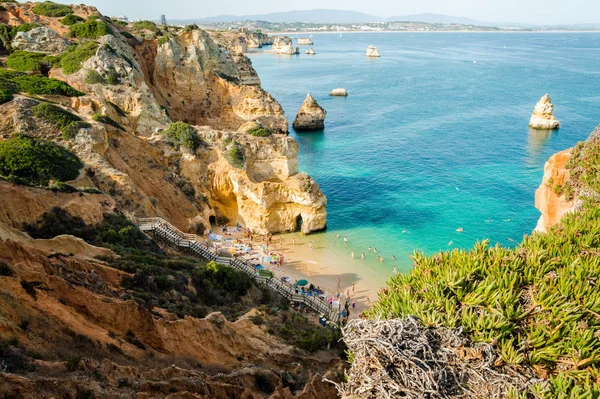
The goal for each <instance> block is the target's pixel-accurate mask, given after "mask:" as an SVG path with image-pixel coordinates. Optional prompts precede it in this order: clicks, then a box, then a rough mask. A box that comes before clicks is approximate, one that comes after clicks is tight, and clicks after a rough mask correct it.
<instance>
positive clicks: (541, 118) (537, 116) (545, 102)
mask: <svg viewBox="0 0 600 399" xmlns="http://www.w3.org/2000/svg"><path fill="white" fill-rule="evenodd" d="M529 127H531V128H533V129H538V130H554V129H558V128H560V122H559V121H558V120H557V119H556V118H555V117H554V105H552V102H551V101H550V97H549V96H548V94H545V95H544V96H543V97H542V98H541V99H540V101H538V103H537V104H536V106H535V108H534V110H533V114H532V115H531V119H530V120H529Z"/></svg>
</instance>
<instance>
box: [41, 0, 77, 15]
mask: <svg viewBox="0 0 600 399" xmlns="http://www.w3.org/2000/svg"><path fill="white" fill-rule="evenodd" d="M33 12H34V13H35V14H37V15H43V16H45V17H52V18H60V17H64V16H67V15H68V14H71V13H73V10H72V9H71V6H68V5H65V4H57V3H54V2H52V1H45V2H43V3H38V4H36V5H35V7H33Z"/></svg>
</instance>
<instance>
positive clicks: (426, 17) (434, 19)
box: [387, 13, 497, 26]
mask: <svg viewBox="0 0 600 399" xmlns="http://www.w3.org/2000/svg"><path fill="white" fill-rule="evenodd" d="M387 20H388V21H409V22H428V23H431V24H460V25H477V26H496V25H497V24H492V23H490V22H484V21H477V20H475V19H471V18H465V17H452V16H450V15H442V14H433V13H425V14H412V15H404V16H396V17H390V18H387Z"/></svg>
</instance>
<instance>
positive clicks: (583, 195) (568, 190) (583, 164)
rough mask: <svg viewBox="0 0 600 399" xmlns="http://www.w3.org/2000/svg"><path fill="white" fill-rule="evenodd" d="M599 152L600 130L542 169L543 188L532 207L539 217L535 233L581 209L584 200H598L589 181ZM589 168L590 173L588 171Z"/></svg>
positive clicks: (554, 157)
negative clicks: (537, 211)
mask: <svg viewBox="0 0 600 399" xmlns="http://www.w3.org/2000/svg"><path fill="white" fill-rule="evenodd" d="M599 148H600V126H599V127H597V128H596V129H595V130H594V131H593V132H592V134H591V135H590V136H589V137H588V138H587V140H585V141H584V142H580V143H579V144H577V145H576V146H575V147H574V148H571V149H568V150H565V151H561V152H559V153H556V154H554V155H552V156H551V157H550V159H549V160H548V162H546V165H545V166H544V177H543V180H542V184H541V185H540V187H539V188H538V189H537V191H536V193H535V206H536V208H538V209H539V211H540V212H541V213H542V216H541V217H540V219H539V221H538V225H537V227H536V231H542V232H543V231H547V230H548V229H549V228H550V227H551V226H553V225H555V224H556V223H558V222H559V221H560V219H561V218H562V217H563V216H564V215H565V214H567V213H568V212H571V211H573V210H576V209H578V208H580V206H581V204H582V202H583V201H584V200H587V199H593V200H597V199H598V198H600V192H599V190H598V186H597V184H595V183H594V182H595V179H591V178H590V173H592V174H593V173H596V171H595V170H593V167H591V166H590V165H593V164H594V163H593V162H590V161H589V159H590V158H591V159H593V158H592V157H597V156H598V150H599ZM590 168H592V170H590Z"/></svg>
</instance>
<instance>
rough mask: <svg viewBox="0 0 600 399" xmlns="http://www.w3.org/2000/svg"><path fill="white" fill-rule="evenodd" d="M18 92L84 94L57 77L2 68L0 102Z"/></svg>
mask: <svg viewBox="0 0 600 399" xmlns="http://www.w3.org/2000/svg"><path fill="white" fill-rule="evenodd" d="M17 93H28V94H33V95H44V94H47V95H58V96H67V97H78V96H82V95H83V93H81V92H79V91H77V90H75V89H73V88H72V87H71V86H69V85H68V84H66V83H65V82H62V81H60V80H56V79H50V78H47V77H45V76H41V75H26V74H24V73H21V72H15V71H10V70H8V69H4V68H0V103H5V102H7V101H10V100H12V99H13V95H14V94H17Z"/></svg>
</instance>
